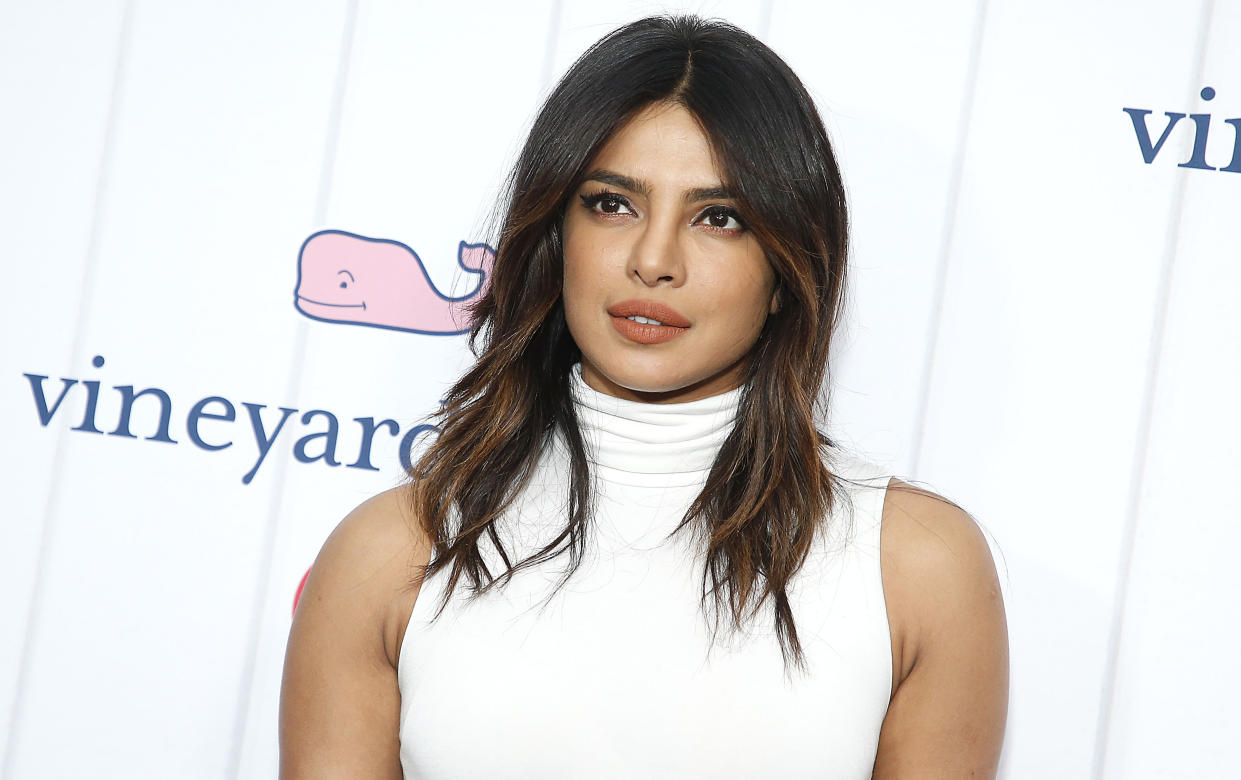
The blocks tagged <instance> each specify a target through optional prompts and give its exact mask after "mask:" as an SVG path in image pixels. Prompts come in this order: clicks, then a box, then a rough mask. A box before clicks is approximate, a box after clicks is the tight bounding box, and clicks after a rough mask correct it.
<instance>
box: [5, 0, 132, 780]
mask: <svg viewBox="0 0 1241 780" xmlns="http://www.w3.org/2000/svg"><path fill="white" fill-rule="evenodd" d="M132 19H133V3H132V2H126V3H125V8H124V11H122V16H121V27H120V34H119V36H118V38H117V52H116V61H115V64H114V66H113V71H112V89H111V94H110V95H109V97H108V116H107V119H106V120H104V135H103V144H102V147H101V148H100V152H99V175H98V177H97V178H96V180H95V198H94V206H93V208H92V211H91V218H90V220H91V221H90V228H89V232H88V233H87V239H86V252H85V258H84V260H83V263H82V278H81V282H80V288H79V292H78V317H77V322H76V324H75V325H74V329H73V342H72V346H71V347H70V348H69V365H70V367H72V366H77V365H80V364H81V361H82V358H83V357H84V353H85V351H86V349H85V348H86V344H85V341H86V324H87V322H88V321H89V320H90V311H91V304H92V302H93V300H94V288H95V266H96V265H97V264H98V262H99V234H100V231H101V227H100V225H101V223H102V222H103V217H102V214H103V204H104V200H105V197H106V193H107V189H108V183H109V181H110V179H111V171H112V157H113V155H114V153H115V149H116V126H117V115H118V114H119V113H120V111H119V109H118V104H119V103H120V93H121V86H122V84H123V83H124V81H125V73H126V69H127V65H128V60H129V47H130V31H131V28H132ZM68 436H69V430H68V429H67V428H64V427H62V428H60V430H58V431H57V434H56V444H55V449H54V450H53V452H52V462H51V467H50V469H49V470H50V472H51V476H50V479H49V480H48V487H47V499H46V500H45V501H44V504H43V527H42V528H41V529H40V532H39V547H38V551H37V552H36V554H35V567H34V584H33V585H32V587H31V591H30V601H29V603H28V606H27V608H26V627H25V634H24V635H23V638H22V648H21V652H20V654H19V655H18V665H17V680H16V681H15V685H14V691H13V699H12V702H11V704H10V707H9V725H8V733H7V735H6V737H5V744H4V758H3V765H2V766H0V769H2V770H3V771H0V777H9V776H11V774H12V771H13V762H14V760H15V759H14V752H15V750H16V747H17V730H18V724H19V723H20V722H21V714H22V707H23V705H24V703H25V695H26V683H27V679H28V678H29V676H30V653H31V650H32V648H33V647H34V642H35V635H36V634H37V633H38V627H39V624H40V620H41V618H42V616H43V599H44V591H45V589H46V580H47V567H48V561H49V559H50V558H51V544H52V537H53V536H54V534H53V533H52V530H53V528H54V527H55V524H56V518H57V516H58V514H59V509H60V501H59V497H60V492H61V491H60V482H61V477H62V475H63V472H64V461H65V451H66V449H67V448H68V442H67V439H68Z"/></svg>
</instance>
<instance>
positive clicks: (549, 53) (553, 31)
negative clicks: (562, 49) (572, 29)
mask: <svg viewBox="0 0 1241 780" xmlns="http://www.w3.org/2000/svg"><path fill="white" fill-rule="evenodd" d="M561 10H562V3H561V0H552V8H551V13H550V17H549V19H548V21H547V41H548V43H547V45H546V46H545V47H544V49H543V73H542V76H541V77H540V78H541V80H542V82H541V83H542V85H543V91H544V92H545V93H546V92H547V91H548V85H549V84H551V82H552V73H553V69H554V68H555V67H556V46H555V45H554V44H555V42H556V41H558V40H560V14H561Z"/></svg>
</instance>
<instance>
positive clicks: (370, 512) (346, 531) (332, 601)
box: [280, 488, 426, 778]
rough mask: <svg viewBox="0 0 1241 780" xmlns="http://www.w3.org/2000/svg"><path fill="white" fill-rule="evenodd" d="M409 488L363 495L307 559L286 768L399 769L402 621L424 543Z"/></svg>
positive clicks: (283, 726)
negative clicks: (309, 561) (411, 507)
mask: <svg viewBox="0 0 1241 780" xmlns="http://www.w3.org/2000/svg"><path fill="white" fill-rule="evenodd" d="M407 496H408V493H407V489H405V488H395V489H392V490H387V491H384V492H383V493H380V494H379V495H376V496H374V497H372V498H369V499H367V500H366V501H364V502H362V503H361V504H359V505H358V506H357V507H356V508H355V509H353V511H351V512H349V514H347V515H346V516H345V518H344V519H343V520H341V521H340V522H339V523H338V524H337V525H336V528H335V529H333V531H332V533H331V534H330V535H329V536H328V538H327V540H326V541H325V542H324V543H323V546H322V548H321V549H320V550H319V555H318V556H317V557H316V558H315V562H314V564H313V565H312V566H311V567H310V574H309V576H308V577H307V578H306V585H305V587H304V588H303V589H302V595H301V598H300V600H299V601H298V604H297V610H296V611H295V612H294V615H293V625H292V626H291V627H290V630H289V639H288V644H287V648H286V650H285V664H284V676H283V681H282V684H281V698H280V777H281V778H300V777H327V776H332V777H338V776H342V775H341V774H340V773H341V771H343V770H344V769H345V768H348V769H349V771H350V773H351V774H350V776H366V777H392V778H399V777H400V776H401V765H400V758H399V751H400V739H399V736H398V734H397V731H398V724H399V721H400V704H401V697H400V691H399V679H398V674H397V668H396V664H397V659H398V658H399V657H400V656H399V641H400V637H401V634H400V633H398V632H397V631H398V630H397V623H398V622H399V621H400V612H401V610H402V609H403V608H404V607H403V605H404V604H408V605H410V606H411V607H412V604H413V599H414V598H415V597H416V595H417V591H416V588H414V587H411V584H412V583H413V582H415V581H416V577H415V573H416V571H417V569H416V566H415V564H417V563H419V562H422V561H421V560H420V559H421V558H423V557H424V553H425V550H426V545H425V543H424V542H423V534H422V533H421V532H420V530H419V525H418V524H416V523H413V522H412V517H411V513H410V511H409V508H408V501H407V500H406V497H407ZM405 618H406V619H408V610H406V615H405ZM401 625H402V626H403V623H401Z"/></svg>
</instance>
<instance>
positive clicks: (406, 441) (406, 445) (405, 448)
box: [397, 424, 435, 472]
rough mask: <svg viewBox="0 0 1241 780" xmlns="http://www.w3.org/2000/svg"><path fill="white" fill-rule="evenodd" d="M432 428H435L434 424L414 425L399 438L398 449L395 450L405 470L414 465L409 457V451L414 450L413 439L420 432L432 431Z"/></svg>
mask: <svg viewBox="0 0 1241 780" xmlns="http://www.w3.org/2000/svg"><path fill="white" fill-rule="evenodd" d="M433 430H435V426H434V425H426V424H423V425H415V426H414V427H413V428H410V429H409V430H408V431H406V433H405V436H404V437H402V438H401V444H400V449H399V450H397V454H398V455H400V457H401V468H403V469H405V471H407V472H408V471H409V470H410V469H412V468H413V467H414V464H413V462H412V461H411V459H410V457H409V456H410V453H412V452H413V450H414V440H415V439H417V438H418V437H419V436H420V435H421V434H424V433H427V432H428V431H433Z"/></svg>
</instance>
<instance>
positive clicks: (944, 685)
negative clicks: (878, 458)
mask: <svg viewBox="0 0 1241 780" xmlns="http://www.w3.org/2000/svg"><path fill="white" fill-rule="evenodd" d="M892 485H893V486H892V487H891V488H889V490H888V496H887V499H886V501H885V505H884V510H883V530H882V543H881V546H882V548H883V549H882V553H881V558H882V564H883V570H884V573H883V580H884V592H885V594H886V596H887V599H888V602H889V614H892V613H894V612H895V613H896V614H898V615H899V623H900V625H901V626H902V631H903V637H902V639H903V645H904V647H905V648H908V650H907V651H906V652H908V653H909V655H910V659H912V660H906V661H905V664H904V666H905V670H904V674H905V676H904V679H902V680H901V682H900V685H899V687H898V688H897V689H896V692H895V693H894V694H893V697H892V701H891V703H890V704H889V706H888V714H887V716H886V718H885V719H884V722H883V729H882V731H881V733H880V736H879V749H878V754H877V756H876V758H875V769H874V777H875V778H880V780H882V779H883V778H902V779H904V778H941V777H979V778H984V777H995V776H996V772H997V771H998V766H999V760H1000V748H1001V745H1002V743H1003V741H1004V726H1005V722H1006V719H1007V714H1008V627H1007V621H1006V618H1005V613H1004V601H1003V597H1002V596H1001V594H1000V584H999V580H998V578H997V577H996V571H995V564H994V562H993V561H992V558H991V551H990V549H989V548H988V546H987V541H986V538H985V537H984V536H983V534H982V531H981V529H980V528H979V527H978V525H977V524H976V523H975V522H974V520H973V519H971V518H970V517H969V515H967V514H966V513H965V512H963V511H962V510H961V509H959V508H957V507H955V506H953V505H952V504H949V503H948V502H946V501H945V500H944V499H942V498H939V497H938V496H935V495H933V494H928V493H926V492H923V491H920V490H918V489H916V488H912V487H910V486H909V485H906V484H904V483H901V482H899V481H894V482H893V483H892Z"/></svg>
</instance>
